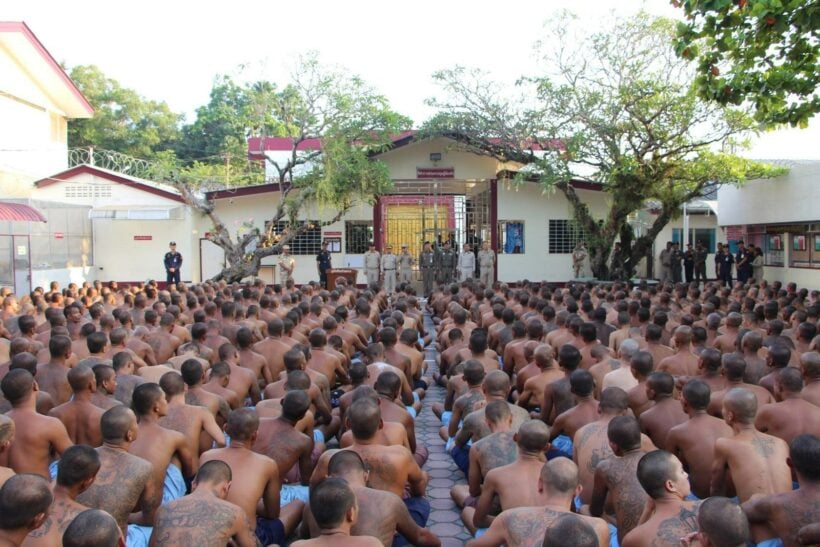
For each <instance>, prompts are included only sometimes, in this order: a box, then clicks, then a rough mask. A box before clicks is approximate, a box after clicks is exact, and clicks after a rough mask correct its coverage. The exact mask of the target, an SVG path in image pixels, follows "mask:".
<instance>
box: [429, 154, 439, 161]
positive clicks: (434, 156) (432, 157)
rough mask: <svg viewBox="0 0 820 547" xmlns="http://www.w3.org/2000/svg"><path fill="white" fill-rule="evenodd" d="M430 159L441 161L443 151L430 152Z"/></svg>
mask: <svg viewBox="0 0 820 547" xmlns="http://www.w3.org/2000/svg"><path fill="white" fill-rule="evenodd" d="M430 161H433V162H435V161H441V152H430Z"/></svg>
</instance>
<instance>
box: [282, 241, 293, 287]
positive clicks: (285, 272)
mask: <svg viewBox="0 0 820 547" xmlns="http://www.w3.org/2000/svg"><path fill="white" fill-rule="evenodd" d="M294 268H296V261H295V260H294V259H293V257H292V256H291V255H290V245H283V246H282V253H281V254H280V255H279V283H281V284H282V287H285V286H287V284H288V279H293V269H294Z"/></svg>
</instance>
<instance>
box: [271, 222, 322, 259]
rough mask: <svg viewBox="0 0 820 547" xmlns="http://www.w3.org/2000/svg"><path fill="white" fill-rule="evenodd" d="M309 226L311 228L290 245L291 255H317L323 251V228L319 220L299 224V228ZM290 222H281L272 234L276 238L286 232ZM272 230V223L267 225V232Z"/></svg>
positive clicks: (276, 225)
mask: <svg viewBox="0 0 820 547" xmlns="http://www.w3.org/2000/svg"><path fill="white" fill-rule="evenodd" d="M305 224H308V225H309V227H308V228H307V229H306V230H305V231H304V232H302V233H301V234H299V235H298V236H296V237H295V238H293V239H292V240H291V241H290V243H288V245H290V254H292V255H315V254H319V251H321V250H322V228H321V226H320V225H319V221H318V220H307V221H305V220H301V221H299V222H297V225H298V226H299V227H301V226H304V225H305ZM287 226H288V222H283V221H279V222H277V223H276V224H274V227H273V230H272V231H271V232H270V234H271V236H273V237H274V238H275V237H276V236H277V235H279V234H281V233H282V232H284V231H285V228H286V227H287ZM269 229H270V223H269V222H266V223H265V231H268V230H269Z"/></svg>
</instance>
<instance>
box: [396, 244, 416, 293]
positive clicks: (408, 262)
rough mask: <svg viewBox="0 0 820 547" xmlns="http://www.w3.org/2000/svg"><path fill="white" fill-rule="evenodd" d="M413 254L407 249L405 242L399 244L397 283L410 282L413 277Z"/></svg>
mask: <svg viewBox="0 0 820 547" xmlns="http://www.w3.org/2000/svg"><path fill="white" fill-rule="evenodd" d="M412 278H413V255H411V254H410V251H408V250H407V243H405V244H403V245H402V246H401V254H400V255H399V283H410V282H411V281H412V280H413V279H412Z"/></svg>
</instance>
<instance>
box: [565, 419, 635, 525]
mask: <svg viewBox="0 0 820 547" xmlns="http://www.w3.org/2000/svg"><path fill="white" fill-rule="evenodd" d="M607 437H608V438H609V445H610V447H611V448H612V452H613V453H614V454H615V456H614V457H612V458H609V459H606V460H604V461H602V462H601V463H599V464H598V466H597V467H596V468H595V480H594V486H593V491H592V500H591V501H590V504H589V506H583V507H582V508H581V513H582V514H591V515H592V516H596V517H600V516H602V515H604V502H605V501H606V499H607V495H608V494H610V495H611V499H613V500H617V502H616V503H615V504H614V505H615V522H616V524H617V533H618V540H619V541H623V538H624V537H625V536H626V534H628V533H629V532H631V531H632V529H633V528H635V527H636V526H637V525H638V522H639V521H640V518H641V515H642V514H643V511H644V506H645V505H646V500H647V495H646V492H645V491H644V489H643V487H642V486H641V484H640V482H638V476H637V473H636V471H637V469H638V462H639V461H640V459H641V458H642V457H643V455H644V454H645V452H644V451H643V450H641V429H640V426H639V425H638V420H636V419H635V418H632V417H631V416H617V417H615V418H613V419H612V420H610V422H609V425H608V426H607ZM610 526H611V525H610ZM610 532H611V533H613V532H614V530H613V528H610Z"/></svg>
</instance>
